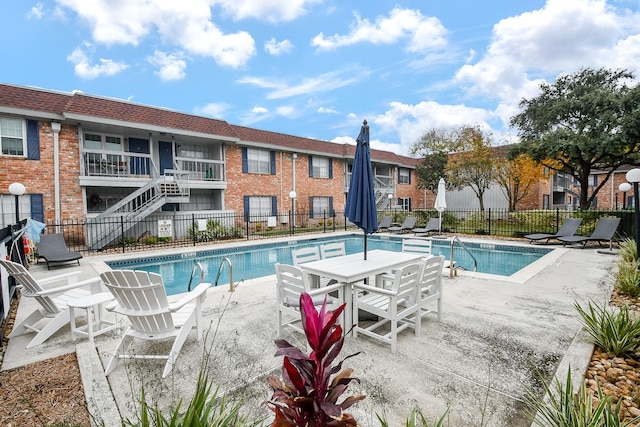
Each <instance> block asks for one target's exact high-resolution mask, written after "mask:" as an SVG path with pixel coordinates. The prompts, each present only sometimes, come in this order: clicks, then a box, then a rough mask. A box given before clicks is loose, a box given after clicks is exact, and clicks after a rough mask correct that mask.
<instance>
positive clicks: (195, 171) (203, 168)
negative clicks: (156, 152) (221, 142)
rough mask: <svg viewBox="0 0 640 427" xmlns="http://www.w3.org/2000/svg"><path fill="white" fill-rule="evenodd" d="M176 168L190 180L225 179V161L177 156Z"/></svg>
mask: <svg viewBox="0 0 640 427" xmlns="http://www.w3.org/2000/svg"><path fill="white" fill-rule="evenodd" d="M176 168H177V169H178V170H179V171H181V172H183V173H184V174H185V175H186V179H187V180H188V181H225V179H226V178H225V171H224V161H222V160H207V159H198V160H195V159H183V158H180V157H178V158H176Z"/></svg>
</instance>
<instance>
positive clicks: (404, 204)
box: [398, 197, 411, 211]
mask: <svg viewBox="0 0 640 427" xmlns="http://www.w3.org/2000/svg"><path fill="white" fill-rule="evenodd" d="M410 201H411V198H410V197H398V206H399V207H400V208H401V209H402V210H403V211H408V210H409V205H410V204H411V202H410Z"/></svg>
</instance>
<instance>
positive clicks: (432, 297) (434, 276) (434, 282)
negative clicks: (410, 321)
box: [420, 255, 444, 322]
mask: <svg viewBox="0 0 640 427" xmlns="http://www.w3.org/2000/svg"><path fill="white" fill-rule="evenodd" d="M443 266H444V256H443V255H439V256H433V257H430V258H427V259H426V260H425V261H424V268H423V270H422V279H420V299H421V301H420V310H421V311H420V317H421V318H422V317H425V316H426V315H428V314H429V313H433V312H434V311H435V312H436V313H438V322H440V321H441V320H442V268H443ZM433 301H436V302H437V304H436V307H437V308H436V309H435V310H434V309H433V308H432V307H429V306H428V305H429V304H430V303H431V302H433Z"/></svg>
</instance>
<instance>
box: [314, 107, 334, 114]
mask: <svg viewBox="0 0 640 427" xmlns="http://www.w3.org/2000/svg"><path fill="white" fill-rule="evenodd" d="M318 113H320V114H338V112H337V111H336V110H335V109H333V108H328V107H319V108H318Z"/></svg>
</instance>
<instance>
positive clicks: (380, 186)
mask: <svg viewBox="0 0 640 427" xmlns="http://www.w3.org/2000/svg"><path fill="white" fill-rule="evenodd" d="M374 185H375V190H374V191H375V197H376V208H378V210H385V209H391V200H389V194H393V190H394V188H393V186H392V185H389V183H388V181H386V180H382V179H379V178H374Z"/></svg>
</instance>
